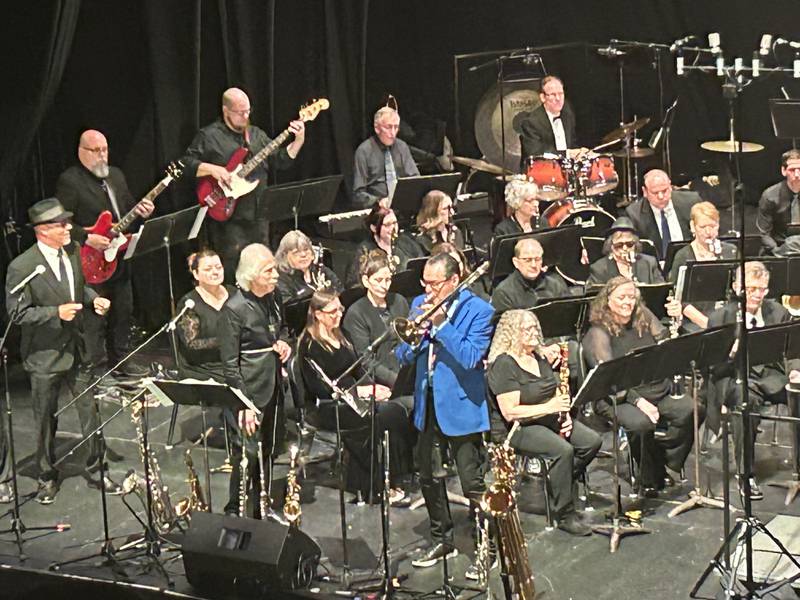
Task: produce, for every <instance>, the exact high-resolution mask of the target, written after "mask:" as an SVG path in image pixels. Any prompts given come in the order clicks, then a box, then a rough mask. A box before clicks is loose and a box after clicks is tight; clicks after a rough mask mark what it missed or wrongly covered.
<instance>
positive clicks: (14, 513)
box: [0, 290, 102, 562]
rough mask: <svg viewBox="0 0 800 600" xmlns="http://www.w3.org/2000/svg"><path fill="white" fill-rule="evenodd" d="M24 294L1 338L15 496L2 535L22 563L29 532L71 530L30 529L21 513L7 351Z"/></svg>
mask: <svg viewBox="0 0 800 600" xmlns="http://www.w3.org/2000/svg"><path fill="white" fill-rule="evenodd" d="M24 294H25V290H23V291H22V292H21V293H20V295H19V298H17V303H16V306H14V308H13V310H12V311H11V312H10V314H9V318H8V324H7V325H6V329H5V331H4V332H3V337H2V338H0V360H2V362H3V383H4V388H5V389H4V392H5V401H6V427H7V429H8V434H7V435H8V456H7V457H6V460H9V461H11V493H12V494H13V495H14V499H13V506H12V507H11V510H10V511H8V512H7V513H6V514H9V513H10V514H11V527H9V528H8V529H4V530H2V531H0V534H3V533H13V534H14V541H15V543H16V544H17V556H18V557H19V560H20V561H21V562H24V561H25V560H27V558H28V557H27V556H26V555H25V550H24V548H23V544H24V542H25V540H24V539H23V537H22V536H24V535H25V534H26V533H27V532H28V531H55V532H57V533H60V532H62V531H67V530H68V529H70V528H71V525H70V524H69V523H56V524H55V525H37V526H33V527H29V526H27V525H25V523H24V521H23V520H22V516H21V515H20V512H19V509H20V504H19V488H18V485H17V456H16V448H15V446H14V419H13V411H12V407H11V392H10V385H9V381H8V350H7V349H6V340H7V339H8V334H9V332H10V331H11V327H12V326H13V325H14V323H16V321H17V319H18V318H19V305H20V303H21V302H22V298H23V296H24ZM101 487H102V486H101Z"/></svg>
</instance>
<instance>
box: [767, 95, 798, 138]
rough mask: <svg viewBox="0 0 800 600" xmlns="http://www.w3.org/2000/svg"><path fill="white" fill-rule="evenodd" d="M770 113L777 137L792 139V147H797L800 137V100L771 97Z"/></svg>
mask: <svg viewBox="0 0 800 600" xmlns="http://www.w3.org/2000/svg"><path fill="white" fill-rule="evenodd" d="M769 114H770V117H771V118H772V130H773V131H774V132H775V137H776V138H778V139H784V140H792V148H797V138H800V100H798V99H796V98H770V100H769Z"/></svg>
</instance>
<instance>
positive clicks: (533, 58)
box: [522, 47, 539, 67]
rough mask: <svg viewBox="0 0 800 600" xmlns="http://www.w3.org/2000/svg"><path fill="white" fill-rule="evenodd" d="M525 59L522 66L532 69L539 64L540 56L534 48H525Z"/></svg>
mask: <svg viewBox="0 0 800 600" xmlns="http://www.w3.org/2000/svg"><path fill="white" fill-rule="evenodd" d="M524 56H525V58H523V59H522V64H524V65H525V66H526V67H532V66H533V65H535V64H537V63H538V62H539V55H538V54H536V53H535V52H534V51H533V48H531V47H527V48H525V55H524Z"/></svg>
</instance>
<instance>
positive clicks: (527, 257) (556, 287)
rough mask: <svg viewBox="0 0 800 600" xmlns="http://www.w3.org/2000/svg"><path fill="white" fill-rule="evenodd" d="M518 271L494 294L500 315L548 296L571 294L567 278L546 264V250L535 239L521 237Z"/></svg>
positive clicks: (516, 254) (517, 249)
mask: <svg viewBox="0 0 800 600" xmlns="http://www.w3.org/2000/svg"><path fill="white" fill-rule="evenodd" d="M511 261H512V262H513V263H514V272H513V273H511V274H510V275H509V276H508V277H506V278H505V279H504V280H503V281H501V282H500V284H499V285H497V287H495V288H494V292H493V293H492V306H494V310H495V312H497V314H500V313H503V312H505V311H507V310H511V309H512V308H522V309H526V308H532V307H533V306H535V305H536V304H538V303H539V302H541V301H542V300H544V299H547V298H563V297H565V296H569V295H570V290H569V286H568V285H567V282H566V281H564V278H563V277H561V275H559V274H558V273H556V272H555V271H548V270H547V267H545V266H544V262H543V261H544V249H543V248H542V245H541V244H540V243H539V242H538V240H535V239H534V238H524V239H521V240H519V241H518V242H517V243H516V245H515V246H514V258H513V259H511Z"/></svg>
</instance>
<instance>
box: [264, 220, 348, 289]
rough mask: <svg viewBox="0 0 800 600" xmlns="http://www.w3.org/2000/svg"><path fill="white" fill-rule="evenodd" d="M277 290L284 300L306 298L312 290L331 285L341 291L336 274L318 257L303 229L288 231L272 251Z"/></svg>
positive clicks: (330, 286)
mask: <svg viewBox="0 0 800 600" xmlns="http://www.w3.org/2000/svg"><path fill="white" fill-rule="evenodd" d="M275 264H276V265H277V267H278V290H280V292H281V298H283V301H284V302H291V301H293V300H298V299H302V298H307V297H308V296H310V295H311V294H313V293H314V290H319V289H323V288H333V289H335V290H336V291H337V292H341V291H342V284H341V282H340V281H339V278H338V277H337V276H336V274H335V273H334V272H333V271H332V270H330V269H329V268H328V267H326V266H325V265H323V264H322V261H321V260H317V257H316V254H315V252H314V247H313V246H312V244H311V240H310V239H308V236H307V235H306V234H305V233H303V232H302V231H297V230H294V231H290V232H288V233H287V234H286V235H284V236H283V239H281V243H280V244H279V245H278V251H277V252H276V253H275Z"/></svg>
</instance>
